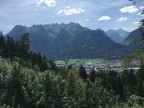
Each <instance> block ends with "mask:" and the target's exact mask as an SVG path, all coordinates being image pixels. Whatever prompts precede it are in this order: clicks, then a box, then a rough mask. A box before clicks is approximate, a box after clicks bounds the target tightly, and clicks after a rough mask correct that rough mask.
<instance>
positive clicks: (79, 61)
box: [55, 58, 104, 65]
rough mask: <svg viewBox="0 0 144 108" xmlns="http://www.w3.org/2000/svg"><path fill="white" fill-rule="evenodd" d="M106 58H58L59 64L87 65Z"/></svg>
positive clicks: (98, 62)
mask: <svg viewBox="0 0 144 108" xmlns="http://www.w3.org/2000/svg"><path fill="white" fill-rule="evenodd" d="M103 61H104V60H103V59H100V58H97V59H67V60H56V61H55V63H56V64H57V65H85V64H100V63H102V62H103Z"/></svg>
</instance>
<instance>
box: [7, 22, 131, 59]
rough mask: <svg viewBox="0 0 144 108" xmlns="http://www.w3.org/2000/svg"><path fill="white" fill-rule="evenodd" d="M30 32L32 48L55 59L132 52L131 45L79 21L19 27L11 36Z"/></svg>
mask: <svg viewBox="0 0 144 108" xmlns="http://www.w3.org/2000/svg"><path fill="white" fill-rule="evenodd" d="M24 33H29V35H30V40H31V48H30V49H31V50H32V51H35V52H40V53H42V54H44V55H46V56H48V57H49V58H51V59H67V58H98V57H99V58H105V59H119V58H122V57H123V56H125V55H126V54H128V51H127V48H126V47H125V46H123V45H120V44H117V43H115V42H114V41H112V40H111V39H110V38H109V37H108V36H107V35H106V33H105V32H104V31H103V30H101V29H98V30H90V29H88V28H85V27H82V26H81V25H79V24H77V23H69V24H63V23H62V24H52V25H49V24H47V25H33V26H32V27H25V26H21V25H17V26H15V27H14V28H13V29H12V30H11V31H10V33H8V34H7V36H11V37H13V38H14V39H16V40H19V38H20V36H21V35H22V34H24Z"/></svg>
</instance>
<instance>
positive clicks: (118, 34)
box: [106, 29, 129, 43]
mask: <svg viewBox="0 0 144 108" xmlns="http://www.w3.org/2000/svg"><path fill="white" fill-rule="evenodd" d="M106 33H107V35H108V36H109V37H110V38H111V39H112V40H113V41H115V42H116V43H121V42H123V40H124V39H125V38H126V37H127V36H128V35H129V32H127V31H124V30H122V29H119V30H112V29H110V30H108V31H106Z"/></svg>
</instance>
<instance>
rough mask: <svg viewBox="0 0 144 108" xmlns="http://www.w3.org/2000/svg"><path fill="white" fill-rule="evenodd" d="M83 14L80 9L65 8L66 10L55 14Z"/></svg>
mask: <svg viewBox="0 0 144 108" xmlns="http://www.w3.org/2000/svg"><path fill="white" fill-rule="evenodd" d="M83 12H85V10H84V9H82V8H77V9H76V8H70V7H66V9H64V10H59V11H58V12H57V13H58V14H64V15H74V14H80V13H83Z"/></svg>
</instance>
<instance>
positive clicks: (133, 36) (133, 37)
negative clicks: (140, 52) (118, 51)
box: [123, 28, 142, 45]
mask: <svg viewBox="0 0 144 108" xmlns="http://www.w3.org/2000/svg"><path fill="white" fill-rule="evenodd" d="M141 31H142V28H138V29H136V30H134V31H132V32H131V33H130V34H129V36H128V37H127V38H126V39H125V40H124V41H123V44H124V45H129V44H132V43H133V41H138V40H141V39H142V33H141Z"/></svg>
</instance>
